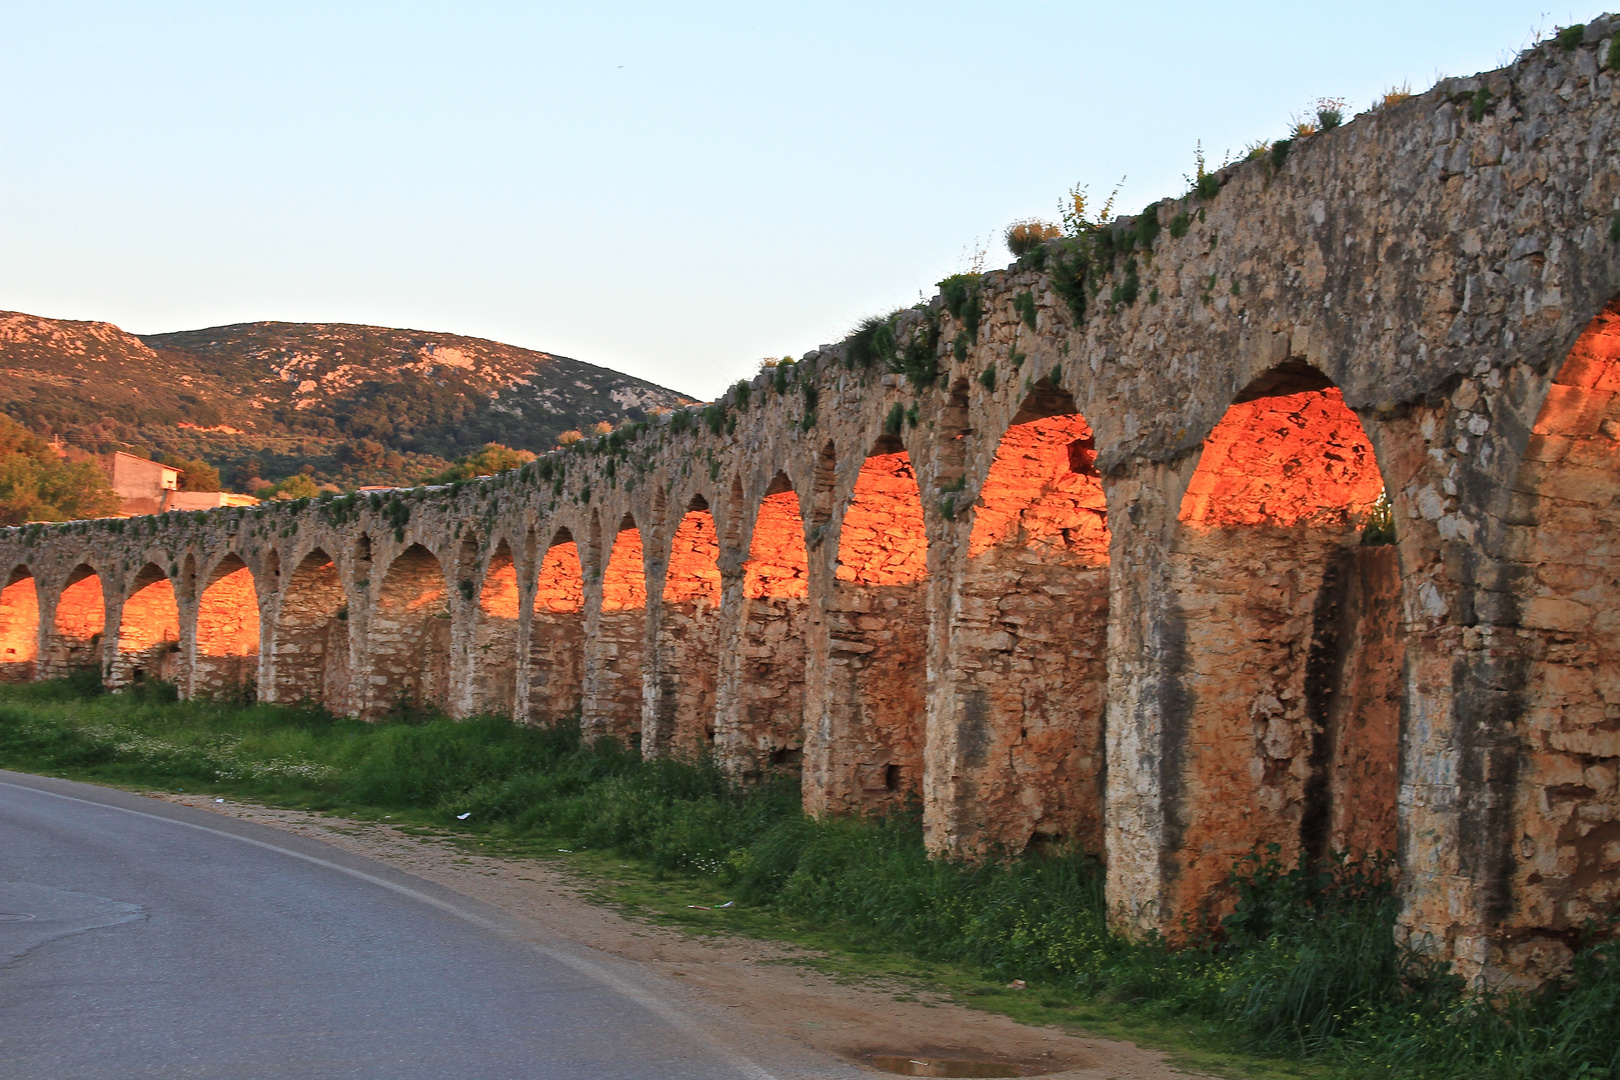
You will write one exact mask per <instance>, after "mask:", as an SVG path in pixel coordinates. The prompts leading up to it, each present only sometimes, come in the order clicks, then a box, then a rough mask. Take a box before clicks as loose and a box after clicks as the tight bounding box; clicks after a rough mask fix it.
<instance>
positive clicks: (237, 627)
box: [191, 552, 259, 700]
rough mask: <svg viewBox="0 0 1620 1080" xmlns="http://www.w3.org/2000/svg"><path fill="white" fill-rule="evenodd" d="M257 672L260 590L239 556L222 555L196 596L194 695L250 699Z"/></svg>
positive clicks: (192, 685)
mask: <svg viewBox="0 0 1620 1080" xmlns="http://www.w3.org/2000/svg"><path fill="white" fill-rule="evenodd" d="M258 676H259V590H258V588H257V587H256V586H255V584H254V581H253V571H251V570H249V569H248V567H247V564H246V563H244V562H243V561H242V559H241V557H240V556H238V555H236V554H235V553H234V552H233V553H232V554H230V555H227V556H225V558H223V559H221V560H220V562H219V565H218V566H216V567H214V571H213V573H212V574H211V575H210V576H209V579H208V585H207V587H206V588H204V589H203V591H202V596H201V597H200V598H199V599H198V602H197V662H196V665H195V667H194V668H193V671H192V681H191V692H192V695H193V696H195V697H218V696H229V697H234V698H238V699H244V700H246V699H251V698H252V697H253V696H255V695H254V686H255V684H256V683H257V681H258Z"/></svg>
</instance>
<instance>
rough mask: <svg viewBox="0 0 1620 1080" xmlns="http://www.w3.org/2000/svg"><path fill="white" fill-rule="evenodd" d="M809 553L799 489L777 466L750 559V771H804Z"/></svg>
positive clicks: (746, 640) (746, 660) (744, 708)
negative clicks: (806, 549)
mask: <svg viewBox="0 0 1620 1080" xmlns="http://www.w3.org/2000/svg"><path fill="white" fill-rule="evenodd" d="M809 572H810V565H809V556H808V554H807V553H806V551H805V546H804V519H803V517H802V516H801V512H800V509H799V496H798V494H797V493H795V491H794V490H793V485H792V483H791V482H790V481H789V480H788V478H787V475H786V474H785V473H780V472H779V473H777V474H776V476H775V477H774V478H773V479H772V480H771V483H770V486H769V487H767V488H766V489H765V497H764V498H763V499H761V500H760V504H759V513H758V514H757V515H756V516H755V518H754V531H753V535H752V537H751V538H750V540H749V544H748V561H747V562H745V563H744V564H743V604H744V612H743V647H742V656H741V660H742V678H741V680H740V693H741V696H742V701H741V714H742V716H741V719H742V731H741V732H740V736H741V739H740V742H741V745H740V746H738V747H737V748H736V751H737V752H738V753H740V754H742V755H745V764H744V767H743V768H744V771H745V772H747V773H751V774H760V773H764V772H767V771H772V772H785V773H791V774H795V775H796V774H797V773H798V772H799V769H800V765H801V763H802V761H803V758H804V684H805V680H804V665H805V654H804V648H805V646H804V641H805V619H806V617H807V616H806V613H807V611H808V608H809V595H810V590H809Z"/></svg>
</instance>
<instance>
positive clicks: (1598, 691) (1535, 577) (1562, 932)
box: [1455, 299, 1620, 980]
mask: <svg viewBox="0 0 1620 1080" xmlns="http://www.w3.org/2000/svg"><path fill="white" fill-rule="evenodd" d="M1476 412H1478V413H1484V409H1483V407H1480V408H1477V409H1476ZM1510 498H1511V499H1512V508H1511V509H1510V510H1509V512H1508V514H1507V515H1505V516H1507V517H1508V518H1509V519H1510V524H1511V525H1512V526H1513V528H1512V529H1510V530H1509V533H1508V537H1509V539H1508V545H1507V548H1508V550H1507V553H1506V554H1507V559H1508V561H1509V565H1510V567H1511V569H1510V573H1509V575H1508V578H1509V580H1510V581H1511V582H1512V589H1513V592H1514V597H1515V600H1516V601H1517V605H1516V607H1517V619H1516V620H1513V619H1512V617H1511V615H1510V616H1509V619H1508V620H1504V621H1516V623H1517V625H1510V626H1509V627H1507V628H1506V632H1505V633H1503V634H1501V635H1499V636H1498V637H1497V638H1496V639H1495V640H1496V641H1497V642H1500V643H1501V645H1506V646H1510V647H1513V648H1516V650H1517V651H1518V656H1519V657H1521V658H1522V659H1519V660H1518V661H1517V662H1515V663H1512V664H1509V663H1506V662H1503V661H1502V660H1501V659H1498V660H1497V662H1496V663H1494V664H1493V666H1492V668H1491V672H1492V674H1493V676H1494V677H1493V678H1492V680H1491V684H1490V685H1488V686H1482V687H1474V688H1471V691H1472V692H1473V693H1474V694H1475V697H1474V702H1475V705H1474V707H1475V709H1476V710H1477V711H1478V712H1481V713H1483V712H1485V711H1486V709H1485V703H1486V702H1488V701H1489V700H1491V699H1492V698H1497V699H1500V698H1502V697H1504V695H1505V696H1506V697H1507V698H1509V699H1510V700H1511V699H1512V698H1517V699H1518V705H1519V708H1518V715H1517V716H1516V717H1514V718H1513V719H1514V720H1516V723H1511V724H1509V725H1505V726H1506V727H1507V728H1508V730H1507V731H1506V732H1504V734H1503V736H1502V744H1503V745H1501V746H1499V747H1497V748H1492V750H1493V751H1494V752H1491V751H1481V752H1482V753H1489V760H1488V763H1487V764H1486V766H1485V767H1486V769H1487V770H1488V771H1487V772H1486V773H1485V775H1484V776H1483V777H1482V778H1481V782H1482V783H1496V784H1503V780H1504V779H1506V780H1507V781H1508V783H1507V784H1503V787H1507V786H1508V785H1512V787H1515V788H1516V790H1513V791H1512V794H1511V796H1508V794H1507V792H1506V791H1502V792H1501V797H1502V799H1503V801H1504V802H1509V803H1510V805H1511V809H1508V808H1507V807H1503V808H1502V810H1501V811H1499V812H1498V813H1497V814H1496V815H1493V816H1494V817H1495V818H1496V819H1497V822H1499V824H1496V823H1493V822H1488V821H1487V822H1482V823H1481V825H1482V827H1481V830H1480V831H1481V833H1484V834H1486V835H1481V836H1478V837H1473V838H1470V839H1471V840H1472V841H1473V843H1472V844H1471V845H1469V846H1471V847H1473V848H1474V849H1475V850H1478V851H1484V852H1492V853H1493V854H1492V855H1486V856H1484V858H1485V859H1489V860H1490V861H1491V862H1492V863H1495V862H1497V861H1498V860H1500V862H1501V863H1503V864H1505V865H1504V866H1503V868H1502V869H1503V871H1504V872H1503V873H1502V874H1501V876H1503V877H1506V878H1507V880H1506V881H1503V882H1502V883H1501V885H1502V886H1505V888H1504V889H1503V894H1504V895H1503V899H1502V902H1501V905H1500V906H1501V908H1502V912H1501V915H1500V918H1501V923H1500V925H1498V926H1497V927H1495V928H1494V929H1495V930H1496V932H1497V934H1498V941H1497V944H1498V947H1499V948H1500V949H1501V950H1502V954H1501V955H1499V956H1497V957H1494V958H1493V959H1494V960H1496V961H1497V962H1498V963H1500V964H1501V965H1502V966H1503V967H1505V968H1506V969H1507V970H1509V971H1512V972H1515V973H1520V974H1522V975H1525V976H1528V977H1529V978H1531V979H1535V980H1539V979H1541V978H1545V977H1548V976H1552V975H1557V974H1561V973H1563V971H1564V970H1565V968H1566V966H1567V964H1568V962H1569V960H1570V957H1571V955H1572V948H1571V947H1572V945H1574V944H1575V943H1577V942H1579V941H1580V940H1581V939H1582V938H1583V937H1584V934H1585V928H1588V927H1591V926H1601V925H1603V920H1604V919H1606V918H1607V917H1608V916H1609V915H1610V914H1611V913H1612V912H1613V911H1614V910H1615V908H1616V904H1617V903H1620V785H1617V783H1616V778H1617V776H1620V734H1617V731H1620V719H1617V718H1620V299H1616V300H1615V301H1613V302H1611V303H1610V304H1609V306H1608V307H1607V308H1605V309H1604V310H1603V311H1602V312H1600V313H1599V314H1598V315H1597V317H1596V318H1595V319H1593V320H1592V322H1591V323H1590V324H1589V325H1588V326H1587V328H1586V330H1585V331H1584V332H1583V333H1582V334H1581V336H1580V338H1579V339H1578V340H1577V341H1576V343H1575V346H1574V347H1573V348H1572V349H1571V350H1570V353H1569V355H1568V356H1567V357H1566V358H1565V360H1564V362H1563V364H1562V365H1561V366H1560V367H1559V368H1558V371H1557V374H1556V376H1555V377H1554V379H1553V382H1552V385H1550V386H1549V387H1548V388H1547V397H1546V399H1545V401H1544V402H1543V403H1542V406H1541V410H1540V412H1539V414H1538V415H1537V417H1536V420H1535V424H1534V426H1533V427H1532V428H1531V434H1530V440H1529V444H1528V446H1527V447H1526V449H1525V453H1524V459H1523V462H1522V464H1521V465H1520V467H1519V473H1518V476H1517V478H1516V481H1515V483H1514V484H1513V485H1512V487H1511V495H1510ZM1455 707H1467V706H1461V705H1459V706H1455ZM1487 720H1488V717H1487V716H1478V717H1476V718H1475V721H1476V723H1478V724H1479V725H1480V726H1481V727H1484V726H1485V724H1486V722H1487ZM1513 764H1516V769H1515V768H1513V767H1511V766H1512V765H1513ZM1465 850H1466V849H1465ZM1496 852H1500V854H1495V853H1496ZM1482 861H1484V860H1483V859H1482ZM1491 869H1492V872H1491V876H1492V877H1497V876H1498V875H1497V873H1495V872H1494V871H1495V868H1494V867H1492V868H1491ZM1490 884H1491V885H1495V884H1496V883H1495V882H1491V883H1490Z"/></svg>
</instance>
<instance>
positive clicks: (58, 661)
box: [49, 563, 107, 679]
mask: <svg viewBox="0 0 1620 1080" xmlns="http://www.w3.org/2000/svg"><path fill="white" fill-rule="evenodd" d="M106 631H107V602H106V597H105V594H104V593H103V591H102V588H101V575H99V574H97V573H96V572H95V571H94V570H92V569H91V568H90V567H89V566H86V565H85V564H84V563H80V564H79V565H78V566H75V567H74V568H73V572H72V573H70V574H68V578H67V584H66V585H65V586H63V588H62V593H61V595H60V596H58V597H57V599H56V613H55V617H54V618H53V620H52V623H51V652H50V667H51V670H50V672H49V675H50V677H51V678H53V679H60V678H63V677H65V676H67V675H70V674H72V673H73V672H75V671H78V670H81V669H85V668H92V669H94V670H95V671H96V673H97V674H98V675H99V674H100V673H101V661H102V656H101V645H102V636H103V635H104V634H105V633H106Z"/></svg>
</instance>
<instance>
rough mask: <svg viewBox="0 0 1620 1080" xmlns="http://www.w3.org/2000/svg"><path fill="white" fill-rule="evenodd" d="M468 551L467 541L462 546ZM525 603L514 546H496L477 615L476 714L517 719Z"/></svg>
mask: <svg viewBox="0 0 1620 1080" xmlns="http://www.w3.org/2000/svg"><path fill="white" fill-rule="evenodd" d="M463 546H464V548H465V541H464V542H463ZM476 552H477V548H476V545H475V546H474V549H473V551H472V552H471V553H469V552H467V551H466V550H463V551H462V555H461V559H462V564H463V568H464V569H463V572H464V573H469V574H470V573H472V572H473V571H474V570H475V569H476V567H475V566H468V565H467V562H468V559H469V558H471V559H473V560H476V558H477V554H476ZM520 611H521V604H520V598H519V590H518V574H517V564H516V562H515V561H514V560H513V558H512V547H511V545H510V544H508V543H507V542H506V540H505V539H502V540H501V541H500V542H499V543H497V544H496V545H495V551H494V552H493V553H492V554H491V555H490V557H489V565H488V566H487V567H485V569H484V585H483V588H482V589H480V590H479V592H478V610H477V612H476V613H475V614H474V615H473V643H472V658H471V671H470V673H469V675H470V678H471V682H472V685H471V695H470V697H471V700H470V705H471V708H472V712H473V713H475V714H478V713H495V714H497V715H501V716H512V715H513V714H514V711H515V709H516V705H517V667H518V663H517V646H518V615H519V613H520Z"/></svg>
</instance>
